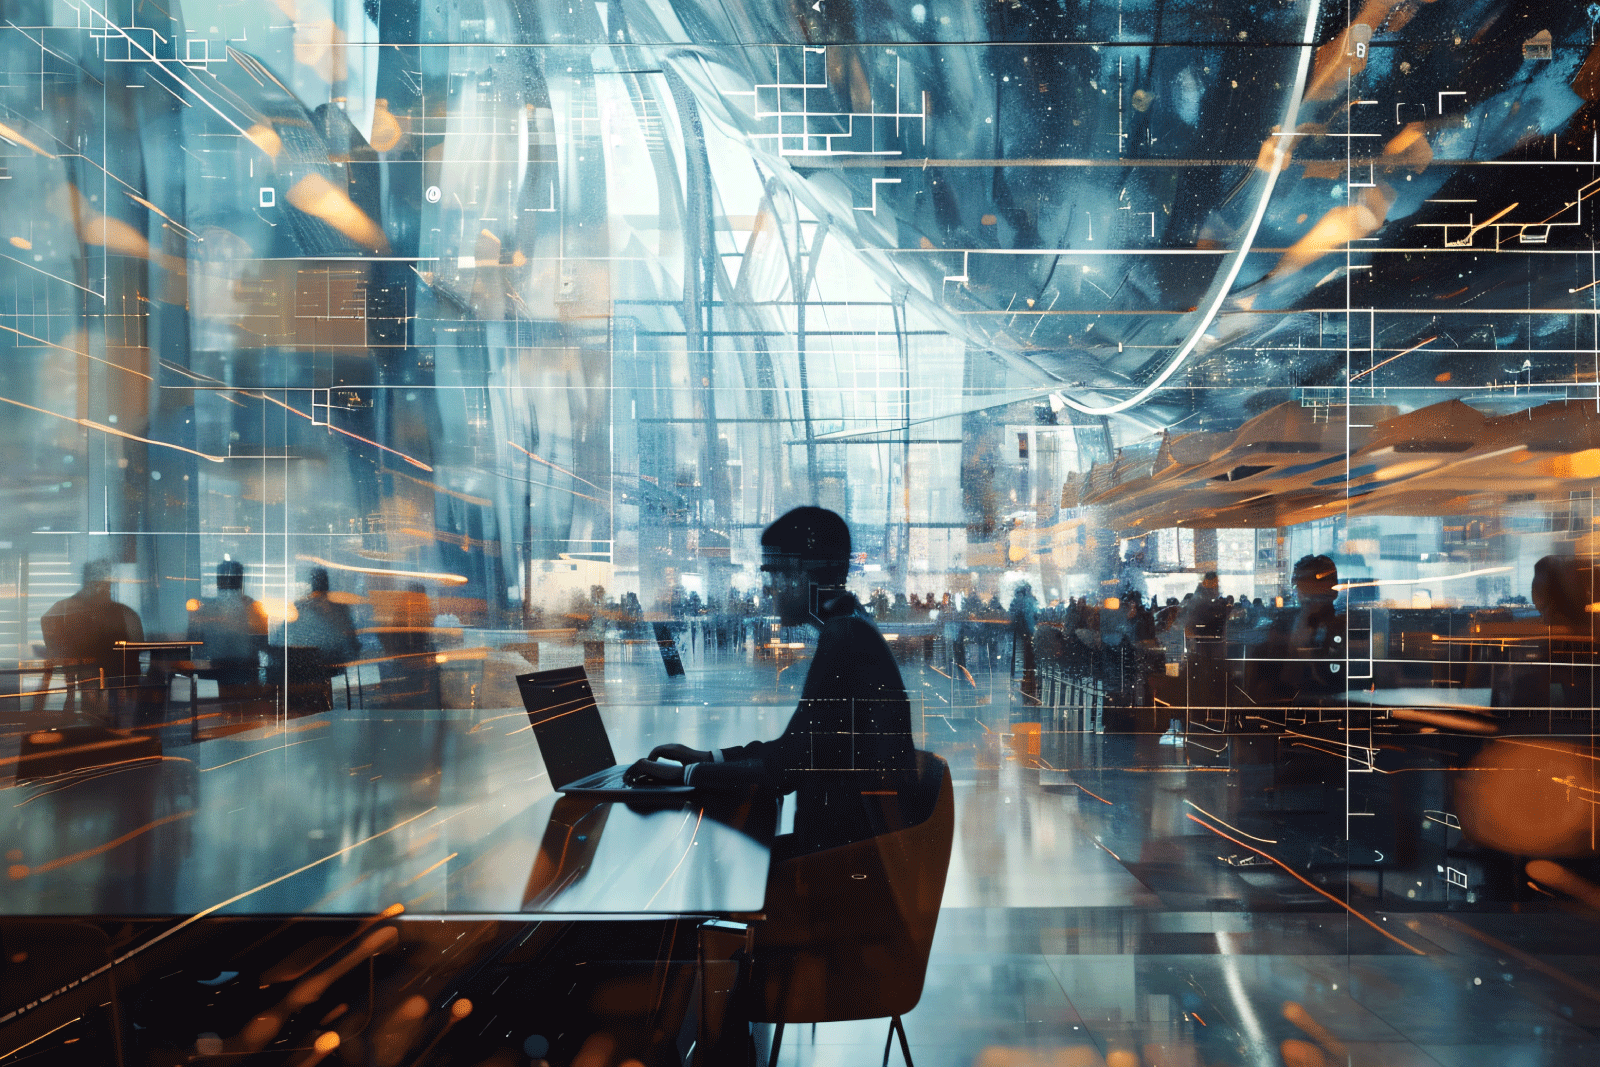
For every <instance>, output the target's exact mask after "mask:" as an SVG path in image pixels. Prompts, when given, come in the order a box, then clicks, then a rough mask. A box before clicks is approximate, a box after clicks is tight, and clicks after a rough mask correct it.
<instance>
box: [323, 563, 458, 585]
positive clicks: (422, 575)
mask: <svg viewBox="0 0 1600 1067" xmlns="http://www.w3.org/2000/svg"><path fill="white" fill-rule="evenodd" d="M295 559H297V560H300V561H301V562H302V563H315V564H316V565H317V566H319V567H327V568H328V569H329V570H333V571H353V572H355V573H356V574H376V575H379V576H382V577H385V578H417V579H426V580H428V581H433V582H444V583H445V584H446V585H465V584H466V582H467V578H466V575H463V574H445V573H444V572H442V571H396V570H390V569H389V568H387V567H352V566H349V565H348V564H345V563H334V562H332V561H331V560H326V559H322V558H321V557H320V556H296V557H295Z"/></svg>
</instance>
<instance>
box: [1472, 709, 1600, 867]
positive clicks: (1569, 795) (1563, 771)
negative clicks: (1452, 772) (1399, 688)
mask: <svg viewBox="0 0 1600 1067" xmlns="http://www.w3.org/2000/svg"><path fill="white" fill-rule="evenodd" d="M1596 769H1597V765H1596V764H1595V762H1594V761H1593V760H1591V759H1589V758H1588V756H1587V754H1586V753H1584V752H1583V751H1581V750H1580V749H1578V748H1577V747H1576V746H1574V745H1571V744H1569V743H1567V742H1564V741H1555V740H1549V741H1546V740H1542V739H1541V742H1540V743H1539V744H1537V745H1531V744H1527V743H1518V742H1515V741H1511V740H1501V741H1494V742H1492V743H1490V744H1489V745H1487V746H1486V747H1485V748H1484V749H1483V751H1482V752H1480V753H1479V754H1478V755H1477V756H1476V757H1475V758H1474V759H1473V760H1472V762H1471V763H1470V764H1468V765H1467V770H1468V771H1469V772H1471V773H1464V774H1462V775H1460V776H1459V778H1458V779H1457V781H1456V814H1457V815H1458V816H1459V817H1460V819H1461V829H1462V831H1463V832H1464V833H1465V834H1466V835H1467V836H1468V837H1470V838H1471V839H1472V840H1474V841H1476V842H1477V843H1479V844H1481V845H1485V846H1487V847H1489V848H1495V849H1499V850H1500V851H1502V852H1509V853H1511V854H1512V855H1514V856H1534V857H1550V856H1577V855H1587V854H1589V853H1591V852H1593V850H1594V839H1593V828H1592V822H1593V816H1594V808H1595V802H1596V800H1597V799H1600V795H1597V793H1596V787H1597V786H1600V781H1597V780H1596ZM1534 877H1538V876H1537V875H1535V876H1534ZM1539 880H1540V881H1543V880H1544V879H1542V878H1541V879H1539Z"/></svg>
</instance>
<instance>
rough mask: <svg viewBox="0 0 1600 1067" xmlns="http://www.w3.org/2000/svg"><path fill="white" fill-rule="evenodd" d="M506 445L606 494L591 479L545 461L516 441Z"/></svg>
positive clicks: (508, 442)
mask: <svg viewBox="0 0 1600 1067" xmlns="http://www.w3.org/2000/svg"><path fill="white" fill-rule="evenodd" d="M506 444H508V445H510V446H511V447H512V448H514V449H516V450H517V451H518V452H521V453H522V454H523V455H525V456H527V457H528V458H529V459H535V460H538V461H539V462H540V463H543V464H544V465H545V466H546V467H549V468H550V469H551V470H554V471H560V472H561V473H562V474H565V475H566V476H567V477H568V478H573V479H576V480H577V481H580V482H582V483H583V484H584V485H587V486H590V487H592V488H593V489H594V491H595V492H597V493H603V492H605V490H604V489H602V488H601V487H600V486H598V485H595V484H594V483H593V482H591V481H590V480H589V479H587V478H584V477H582V476H580V475H577V474H574V473H572V472H571V471H569V470H567V468H565V467H562V466H559V465H557V464H555V463H551V462H550V461H549V460H547V459H545V458H544V457H543V456H540V455H536V454H535V453H532V452H529V451H528V450H527V449H526V448H523V447H522V446H521V445H519V444H517V443H516V442H515V441H507V442H506Z"/></svg>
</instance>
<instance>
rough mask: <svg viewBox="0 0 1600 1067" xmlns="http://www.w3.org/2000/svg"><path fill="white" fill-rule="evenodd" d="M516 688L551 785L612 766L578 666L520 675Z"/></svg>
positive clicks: (590, 693)
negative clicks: (526, 711) (525, 710)
mask: <svg viewBox="0 0 1600 1067" xmlns="http://www.w3.org/2000/svg"><path fill="white" fill-rule="evenodd" d="M517 688H518V689H520V690H521V691H522V704H523V706H524V707H526V708H527V709H528V721H529V722H531V723H532V724H533V736H534V738H535V739H536V740H537V741H538V742H539V754H540V755H542V756H543V757H544V765H545V769H546V770H547V771H549V772H550V784H551V785H552V786H554V787H555V788H557V789H559V788H561V787H562V786H565V785H570V784H572V783H573V782H575V781H577V780H578V779H579V778H583V777H585V776H586V775H590V774H593V773H594V772H595V771H603V770H605V769H606V768H607V767H613V766H615V765H616V762H617V760H616V757H615V756H613V755H612V754H611V742H610V740H609V739H608V738H607V737H606V726H605V723H604V722H602V721H601V720H600V709H599V708H598V707H596V706H595V703H594V691H593V690H591V689H590V688H589V676H588V675H587V674H585V673H584V670H583V668H582V667H561V668H558V669H556V670H553V671H538V672H536V673H534V674H519V675H517Z"/></svg>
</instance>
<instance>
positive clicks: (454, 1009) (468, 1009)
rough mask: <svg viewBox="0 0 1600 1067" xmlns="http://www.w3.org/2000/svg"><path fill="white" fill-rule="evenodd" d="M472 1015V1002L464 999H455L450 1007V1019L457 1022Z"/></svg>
mask: <svg viewBox="0 0 1600 1067" xmlns="http://www.w3.org/2000/svg"><path fill="white" fill-rule="evenodd" d="M471 1014H472V1001H470V1000H468V999H467V998H466V997H457V998H456V1000H455V1003H453V1004H451V1005H450V1018H452V1019H454V1020H455V1021H457V1022H460V1021H461V1020H462V1019H465V1018H466V1017H467V1016H469V1015H471Z"/></svg>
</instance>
